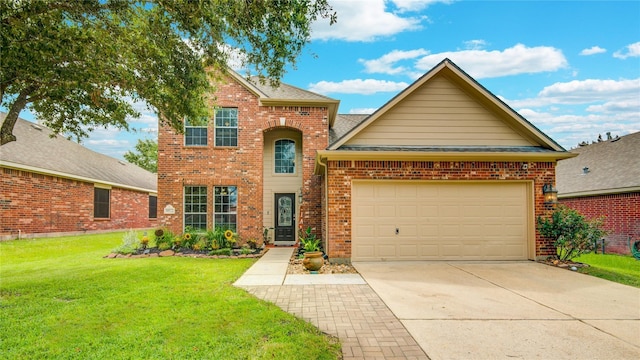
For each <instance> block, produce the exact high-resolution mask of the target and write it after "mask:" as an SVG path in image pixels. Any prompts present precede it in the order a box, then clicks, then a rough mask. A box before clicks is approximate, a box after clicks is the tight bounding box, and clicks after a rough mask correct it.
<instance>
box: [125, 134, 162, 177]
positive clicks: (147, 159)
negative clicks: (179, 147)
mask: <svg viewBox="0 0 640 360" xmlns="http://www.w3.org/2000/svg"><path fill="white" fill-rule="evenodd" d="M124 158H125V159H126V160H127V161H128V162H130V163H132V164H135V165H138V166H139V167H141V168H143V169H145V170H147V171H151V172H152V173H157V172H158V142H157V141H155V140H152V139H144V140H142V139H138V142H137V143H136V148H135V152H132V151H127V152H126V153H125V154H124Z"/></svg>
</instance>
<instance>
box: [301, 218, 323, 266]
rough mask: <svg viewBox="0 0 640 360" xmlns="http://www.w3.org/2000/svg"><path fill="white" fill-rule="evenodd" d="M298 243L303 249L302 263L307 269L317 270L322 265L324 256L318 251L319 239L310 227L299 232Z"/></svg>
mask: <svg viewBox="0 0 640 360" xmlns="http://www.w3.org/2000/svg"><path fill="white" fill-rule="evenodd" d="M300 244H301V245H302V249H303V250H304V259H303V260H302V265H304V267H305V268H306V269H307V270H310V271H317V270H320V268H321V267H322V265H324V256H323V254H322V251H320V239H317V238H316V235H315V234H313V233H312V232H311V227H308V228H307V230H306V231H304V232H301V233H300Z"/></svg>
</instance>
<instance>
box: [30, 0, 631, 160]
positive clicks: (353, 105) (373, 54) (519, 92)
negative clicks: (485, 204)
mask: <svg viewBox="0 0 640 360" xmlns="http://www.w3.org/2000/svg"><path fill="white" fill-rule="evenodd" d="M329 2H330V4H331V5H332V6H333V7H334V9H335V10H336V11H337V13H338V22H337V24H335V25H333V26H331V27H329V26H328V23H327V22H326V21H324V22H319V23H317V24H315V25H314V32H313V39H312V42H311V44H310V45H308V46H307V48H305V50H303V53H302V55H301V57H300V58H299V61H298V63H297V65H296V67H295V69H293V68H291V69H289V72H288V73H287V74H286V75H285V77H284V78H283V82H285V83H289V84H291V85H295V86H298V87H300V88H303V89H307V90H311V91H315V92H318V93H321V94H324V95H327V96H329V97H332V98H335V99H339V100H340V101H341V103H340V109H339V112H340V113H370V112H373V110H375V109H376V108H378V107H380V106H382V105H383V104H384V103H386V102H387V101H388V100H389V99H391V98H392V97H393V96H394V95H396V94H397V93H398V92H400V91H401V90H403V89H404V88H405V87H407V86H408V85H409V84H411V83H412V82H413V81H415V80H416V79H417V78H418V77H419V76H421V75H422V74H424V73H425V72H427V71H429V70H430V69H431V68H432V67H433V66H435V65H436V64H437V63H439V62H440V61H442V60H443V59H444V58H449V59H451V60H452V61H453V62H455V63H456V64H457V65H458V66H459V67H461V68H462V69H463V70H464V71H465V72H467V73H468V74H469V75H471V76H472V77H474V78H475V79H476V80H477V81H478V82H479V83H480V84H482V85H483V86H484V87H485V88H487V89H488V90H489V91H490V92H492V93H493V94H494V95H496V96H498V97H499V98H500V99H502V100H503V101H505V102H506V103H507V104H508V105H509V106H510V107H512V108H513V109H514V110H516V111H517V112H518V113H520V114H521V115H522V116H524V117H525V118H526V119H527V120H529V121H530V122H531V123H533V124H534V125H535V126H537V127H538V128H539V129H541V130H542V131H544V132H545V133H547V134H548V135H549V136H551V137H552V138H553V139H554V140H555V141H556V142H558V143H560V144H561V145H562V146H564V147H565V148H566V149H570V148H573V147H576V145H577V144H578V143H579V142H581V141H593V140H596V139H597V137H598V135H599V134H602V135H603V136H605V133H606V132H611V133H612V134H613V136H615V135H620V136H622V135H626V134H629V133H632V132H637V131H640V1H437V0H431V1H419V0H389V1H384V0H333V1H332V0H329ZM238 70H239V69H238ZM239 72H241V73H243V72H242V70H239ZM141 110H144V107H143V106H141ZM22 115H23V117H25V118H26V119H33V116H31V115H30V114H28V113H23V114H22ZM131 125H132V127H134V128H136V129H141V131H138V132H136V133H125V132H120V131H117V130H116V129H99V130H96V131H95V132H94V133H93V134H92V135H91V137H90V138H88V139H85V140H84V141H83V144H84V145H85V146H87V147H89V148H91V149H93V150H95V151H98V152H102V153H105V154H107V155H110V156H114V157H118V158H121V157H122V154H124V152H126V151H127V150H130V149H133V147H134V145H135V143H136V139H137V138H153V137H155V136H157V133H156V132H157V121H156V117H155V115H154V114H153V113H149V112H143V117H142V118H141V119H139V120H132V121H131Z"/></svg>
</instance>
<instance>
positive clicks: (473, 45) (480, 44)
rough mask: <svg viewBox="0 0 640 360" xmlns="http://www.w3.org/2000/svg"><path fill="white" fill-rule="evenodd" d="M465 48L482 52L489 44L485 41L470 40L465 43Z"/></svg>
mask: <svg viewBox="0 0 640 360" xmlns="http://www.w3.org/2000/svg"><path fill="white" fill-rule="evenodd" d="M464 46H465V48H466V49H468V50H480V49H483V48H484V47H485V46H487V42H486V41H484V40H480V39H477V40H468V41H465V42H464Z"/></svg>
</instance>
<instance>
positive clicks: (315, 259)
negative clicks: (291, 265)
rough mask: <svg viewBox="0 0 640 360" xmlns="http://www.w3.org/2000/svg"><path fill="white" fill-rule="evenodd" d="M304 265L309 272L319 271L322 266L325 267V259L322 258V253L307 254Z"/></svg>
mask: <svg viewBox="0 0 640 360" xmlns="http://www.w3.org/2000/svg"><path fill="white" fill-rule="evenodd" d="M302 265H304V267H305V268H306V269H307V270H311V271H317V270H319V269H320V268H321V267H322V265H324V258H323V257H322V251H312V252H305V253H304V259H302Z"/></svg>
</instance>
